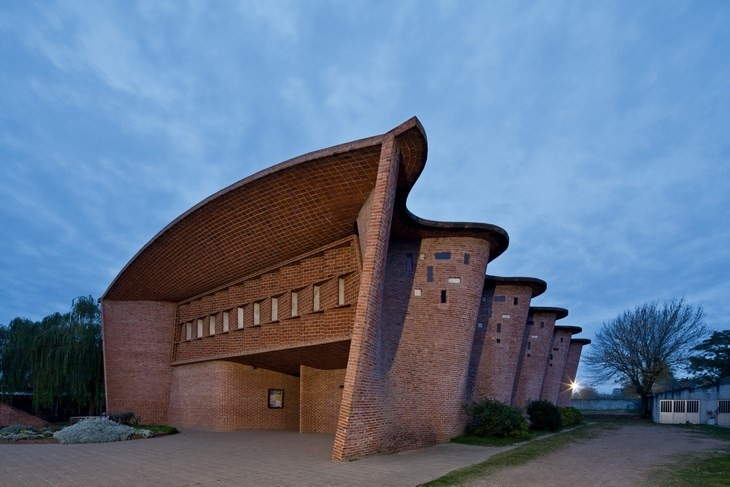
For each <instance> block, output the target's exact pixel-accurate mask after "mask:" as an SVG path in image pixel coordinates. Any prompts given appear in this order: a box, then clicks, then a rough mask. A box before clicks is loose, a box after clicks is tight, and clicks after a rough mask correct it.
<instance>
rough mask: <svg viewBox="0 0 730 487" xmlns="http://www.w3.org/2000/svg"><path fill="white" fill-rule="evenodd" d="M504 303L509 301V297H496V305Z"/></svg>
mask: <svg viewBox="0 0 730 487" xmlns="http://www.w3.org/2000/svg"><path fill="white" fill-rule="evenodd" d="M502 301H507V297H506V296H495V297H494V302H495V303H501V302H502Z"/></svg>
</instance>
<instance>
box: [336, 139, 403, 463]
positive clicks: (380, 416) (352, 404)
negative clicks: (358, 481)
mask: <svg viewBox="0 0 730 487" xmlns="http://www.w3.org/2000/svg"><path fill="white" fill-rule="evenodd" d="M400 162H401V155H400V152H399V149H398V147H397V146H396V144H395V136H394V134H389V135H386V136H385V137H384V140H383V143H382V146H381V152H380V162H379V165H378V173H377V176H376V182H375V187H374V188H373V191H372V194H371V195H370V196H369V197H368V201H369V203H368V204H369V210H370V212H369V215H362V213H361V218H358V225H363V223H364V221H366V222H367V223H365V226H364V227H362V230H360V227H359V228H358V229H359V233H360V235H361V236H364V238H362V237H361V239H360V240H361V248H362V249H363V251H362V262H363V265H362V272H361V275H360V289H359V293H358V298H357V306H356V308H355V318H354V324H353V332H352V342H351V344H350V357H349V360H348V364H347V372H346V374H345V384H344V385H345V387H344V390H343V395H342V405H341V407H340V413H339V416H338V422H337V431H336V434H335V443H334V448H333V451H332V457H333V458H334V459H335V460H344V459H348V458H354V457H357V456H364V455H368V454H372V453H376V452H378V451H381V450H382V448H383V443H384V441H385V438H386V436H387V434H388V433H387V432H388V430H389V428H390V427H391V424H389V423H388V422H387V421H386V415H385V411H384V407H387V405H386V404H385V403H384V401H383V399H384V397H383V393H382V383H381V380H380V377H379V375H380V374H379V371H378V357H377V350H378V347H379V345H378V344H379V342H380V328H381V310H382V298H383V276H384V274H385V264H386V260H387V255H388V244H389V239H390V228H391V223H392V219H393V204H394V201H395V193H396V189H397V183H398V171H399V168H400Z"/></svg>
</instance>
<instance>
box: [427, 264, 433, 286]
mask: <svg viewBox="0 0 730 487" xmlns="http://www.w3.org/2000/svg"><path fill="white" fill-rule="evenodd" d="M426 280H427V281H428V282H433V266H432V265H430V266H428V267H426Z"/></svg>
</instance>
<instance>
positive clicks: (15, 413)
mask: <svg viewBox="0 0 730 487" xmlns="http://www.w3.org/2000/svg"><path fill="white" fill-rule="evenodd" d="M11 424H19V425H23V426H30V427H32V428H45V427H46V425H47V423H46V422H45V421H43V420H42V419H41V418H39V417H38V416H33V415H32V414H28V413H26V412H25V411H21V410H20V409H17V408H14V407H12V406H10V405H8V404H4V403H2V402H0V428H2V427H3V426H10V425H11Z"/></svg>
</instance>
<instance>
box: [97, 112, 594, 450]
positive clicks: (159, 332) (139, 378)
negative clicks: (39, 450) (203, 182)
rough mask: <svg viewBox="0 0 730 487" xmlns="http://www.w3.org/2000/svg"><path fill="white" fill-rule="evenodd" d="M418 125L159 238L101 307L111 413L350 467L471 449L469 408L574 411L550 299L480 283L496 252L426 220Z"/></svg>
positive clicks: (193, 214)
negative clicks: (539, 403) (531, 404)
mask: <svg viewBox="0 0 730 487" xmlns="http://www.w3.org/2000/svg"><path fill="white" fill-rule="evenodd" d="M426 154H427V142H426V135H425V132H424V129H423V127H422V126H421V124H420V122H419V121H418V120H417V119H416V118H413V119H411V120H408V121H407V122H405V123H403V124H402V125H399V126H398V127H396V128H394V129H393V130H391V131H389V132H387V133H385V134H383V135H378V136H375V137H370V138H367V139H362V140H357V141H354V142H350V143H346V144H342V145H337V146H334V147H331V148H328V149H323V150H320V151H316V152H313V153H310V154H305V155H302V156H299V157H297V158H294V159H291V160H289V161H286V162H283V163H281V164H278V165H276V166H273V167H271V168H269V169H266V170H264V171H261V172H259V173H257V174H254V175H252V176H250V177H248V178H245V179H243V180H241V181H238V182H236V183H234V184H232V185H231V186H229V187H227V188H225V189H223V190H221V191H219V192H218V193H216V194H214V195H212V196H210V197H209V198H207V199H205V200H204V201H202V202H200V203H199V204H197V205H196V206H194V207H193V208H191V209H190V210H188V211H187V212H185V213H184V214H182V215H180V216H179V217H178V218H177V219H175V220H174V221H173V222H171V223H170V224H169V225H167V226H166V227H165V228H164V229H162V230H161V231H160V232H159V233H158V234H157V235H156V236H155V237H154V238H153V239H152V240H151V241H150V242H148V243H147V244H146V245H145V246H144V247H143V248H142V249H141V250H140V251H139V252H138V253H137V254H136V255H135V256H134V257H133V258H132V260H130V261H129V263H128V264H127V265H126V266H125V267H124V268H123V269H122V271H121V272H120V273H119V275H118V276H117V277H116V278H115V279H114V281H113V282H112V283H111V285H110V286H109V289H108V290H107V291H106V293H105V294H104V296H103V297H102V300H101V303H102V311H103V332H104V360H105V374H106V391H107V408H108V410H109V411H112V412H120V411H134V412H135V413H136V414H138V415H139V416H140V417H141V418H142V421H143V422H144V423H160V424H170V425H174V426H177V427H179V428H201V429H211V430H221V431H230V430H245V429H271V430H298V431H300V432H301V433H309V432H317V433H329V434H332V435H333V437H334V439H333V450H332V456H333V458H334V459H336V460H345V459H352V458H357V457H362V456H366V455H370V454H374V453H378V452H387V451H398V450H405V449H410V448H417V447H421V446H426V445H431V444H434V443H438V442H446V441H448V440H449V439H450V438H452V437H454V436H456V435H459V434H461V433H463V430H464V426H465V424H466V414H465V409H464V405H465V404H468V403H469V402H470V401H471V400H473V399H479V398H483V397H489V398H495V399H498V400H500V401H504V402H507V403H510V404H513V405H516V406H524V405H525V404H526V402H527V401H528V400H531V399H547V400H549V401H552V402H554V403H557V404H558V405H567V404H568V402H569V399H570V390H569V384H570V383H571V382H572V381H573V380H574V379H575V374H576V370H577V367H578V361H579V359H580V353H581V348H582V346H583V345H585V344H587V343H589V340H586V339H579V338H573V335H575V334H576V333H579V332H580V331H581V329H580V328H578V327H575V326H560V325H556V321H557V320H560V319H561V318H564V317H565V316H567V314H568V311H567V310H565V309H563V308H553V307H534V306H530V302H531V299H532V298H533V297H535V296H538V295H540V294H541V293H543V292H545V289H546V284H545V282H544V281H541V280H540V279H535V278H528V277H497V276H491V275H487V274H486V271H487V265H488V263H489V262H491V261H492V260H493V259H495V258H497V257H498V256H499V255H500V254H502V252H504V251H505V250H506V249H507V245H508V236H507V233H506V232H505V231H504V230H503V229H501V228H499V227H497V226H494V225H489V224H484V223H446V222H436V221H429V220H424V219H422V218H419V217H417V216H415V215H413V214H412V213H410V212H409V211H408V209H407V208H406V199H407V197H408V193H409V192H410V190H411V188H412V187H413V185H414V184H415V183H416V180H417V179H418V177H419V175H420V174H421V171H423V168H424V165H425V163H426Z"/></svg>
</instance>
